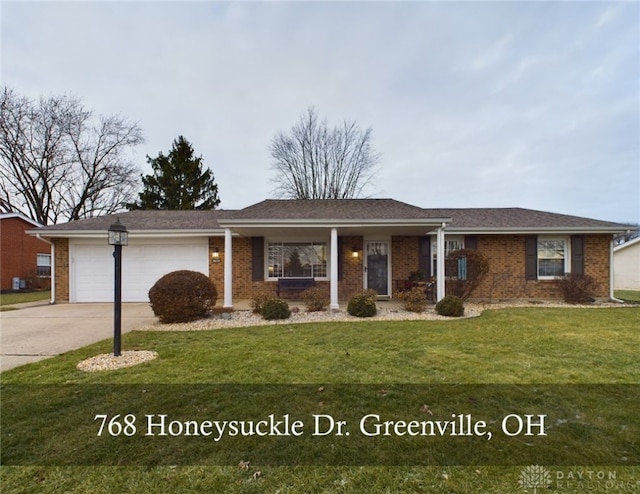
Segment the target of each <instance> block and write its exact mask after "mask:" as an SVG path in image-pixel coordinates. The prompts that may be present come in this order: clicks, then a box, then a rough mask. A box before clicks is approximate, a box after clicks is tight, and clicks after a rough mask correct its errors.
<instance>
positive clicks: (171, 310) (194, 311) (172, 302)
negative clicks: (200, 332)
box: [149, 270, 218, 323]
mask: <svg viewBox="0 0 640 494" xmlns="http://www.w3.org/2000/svg"><path fill="white" fill-rule="evenodd" d="M217 298H218V292H217V290H216V287H215V285H214V284H213V283H212V282H211V280H210V279H209V278H208V277H207V276H206V275H204V274H202V273H198V272H196V271H186V270H183V271H173V272H172V273H168V274H165V275H164V276H163V277H162V278H160V279H159V280H158V281H156V282H155V284H154V285H153V286H152V287H151V290H149V300H150V302H151V309H152V310H153V313H154V314H155V315H156V316H157V317H158V319H159V320H160V322H161V323H172V322H189V321H195V320H197V319H202V318H204V317H207V316H208V315H209V313H210V311H211V309H213V306H214V305H216V299H217Z"/></svg>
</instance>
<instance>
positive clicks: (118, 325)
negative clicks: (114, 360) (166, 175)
mask: <svg viewBox="0 0 640 494" xmlns="http://www.w3.org/2000/svg"><path fill="white" fill-rule="evenodd" d="M128 243H129V232H127V229H126V227H125V226H124V225H123V224H122V223H120V218H118V220H117V221H116V222H115V223H114V224H112V225H111V226H110V227H109V245H113V246H114V247H113V259H114V280H115V283H114V286H115V289H114V295H113V355H114V356H116V357H119V356H120V346H121V345H120V341H121V339H122V338H121V336H122V246H123V245H128Z"/></svg>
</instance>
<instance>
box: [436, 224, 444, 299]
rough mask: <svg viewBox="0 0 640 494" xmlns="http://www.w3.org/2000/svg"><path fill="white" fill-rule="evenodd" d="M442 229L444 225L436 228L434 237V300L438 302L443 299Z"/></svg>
mask: <svg viewBox="0 0 640 494" xmlns="http://www.w3.org/2000/svg"><path fill="white" fill-rule="evenodd" d="M444 228H445V224H444V223H442V226H441V227H440V228H438V233H437V235H436V258H437V260H436V270H437V272H438V276H437V277H436V300H438V301H440V300H442V299H443V298H444V264H445V263H444Z"/></svg>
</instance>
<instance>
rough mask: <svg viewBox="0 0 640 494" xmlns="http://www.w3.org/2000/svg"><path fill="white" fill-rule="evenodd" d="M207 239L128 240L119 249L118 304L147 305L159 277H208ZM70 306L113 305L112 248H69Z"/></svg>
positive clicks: (86, 246)
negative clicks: (180, 272)
mask: <svg viewBox="0 0 640 494" xmlns="http://www.w3.org/2000/svg"><path fill="white" fill-rule="evenodd" d="M208 255H209V241H208V239H207V238H194V239H188V240H181V239H174V240H171V241H166V240H165V241H158V240H151V239H144V240H142V239H132V238H131V237H129V245H128V246H126V247H123V248H122V300H123V301H124V302H147V301H148V300H149V297H148V292H149V289H150V288H151V287H152V286H153V284H154V283H155V282H156V281H157V280H158V279H159V278H161V277H162V276H163V275H165V274H167V273H169V272H171V271H177V270H180V269H188V270H192V271H199V272H201V273H204V274H208V270H209V261H208ZM70 263H71V269H70V277H71V280H70V284H71V294H72V297H71V298H72V300H71V301H72V302H113V284H114V281H113V277H114V262H113V247H112V246H109V245H104V244H97V243H91V244H81V243H78V244H75V245H71V246H70Z"/></svg>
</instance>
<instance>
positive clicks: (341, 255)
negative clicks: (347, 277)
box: [338, 237, 344, 281]
mask: <svg viewBox="0 0 640 494" xmlns="http://www.w3.org/2000/svg"><path fill="white" fill-rule="evenodd" d="M343 240H344V239H343V238H342V237H338V281H342V278H343V277H344V252H343V251H342V247H343V245H344V242H343Z"/></svg>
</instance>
